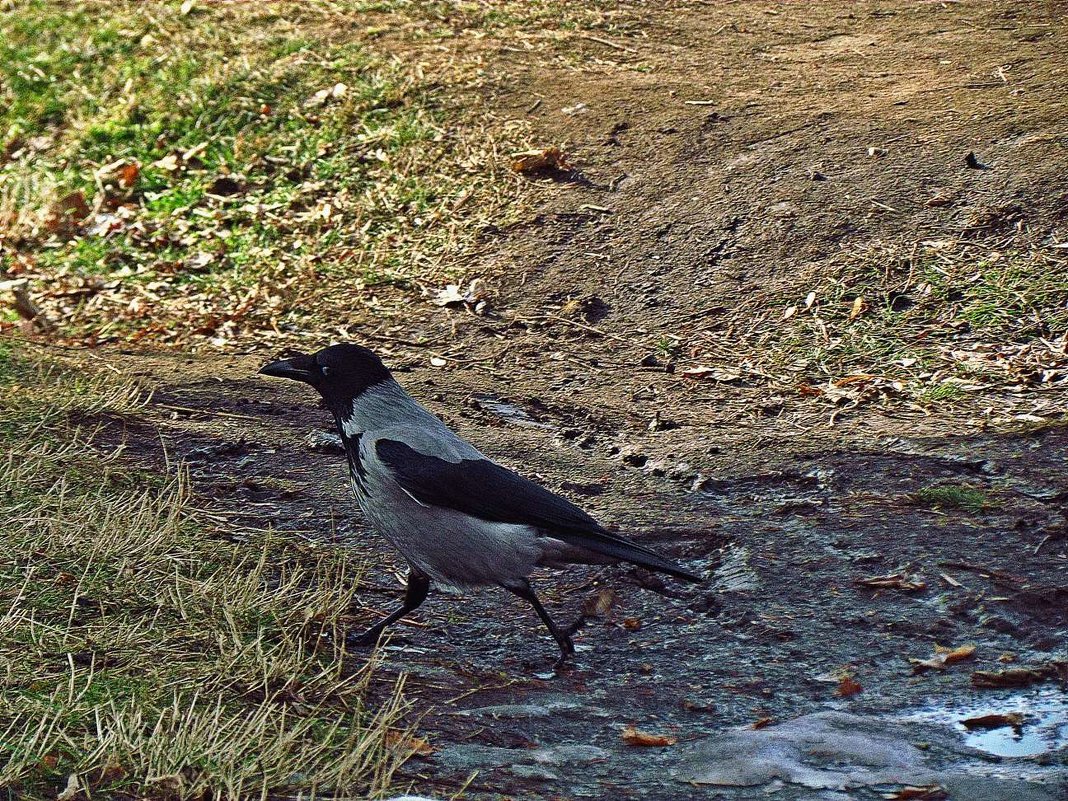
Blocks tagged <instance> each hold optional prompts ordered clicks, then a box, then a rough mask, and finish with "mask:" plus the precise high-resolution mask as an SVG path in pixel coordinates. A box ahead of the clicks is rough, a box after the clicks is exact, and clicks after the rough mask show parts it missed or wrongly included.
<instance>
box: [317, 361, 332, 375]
mask: <svg viewBox="0 0 1068 801" xmlns="http://www.w3.org/2000/svg"><path fill="white" fill-rule="evenodd" d="M319 372H320V373H322V374H323V378H326V377H327V376H329V375H330V373H331V372H332V371H331V369H330V368H329V367H327V366H326V365H325V364H324V365H321V366H320V367H319Z"/></svg>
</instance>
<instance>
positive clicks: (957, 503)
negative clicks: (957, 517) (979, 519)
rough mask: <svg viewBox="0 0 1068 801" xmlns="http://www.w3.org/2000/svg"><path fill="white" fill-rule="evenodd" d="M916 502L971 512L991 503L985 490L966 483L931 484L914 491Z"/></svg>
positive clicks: (983, 508) (939, 507) (986, 507)
mask: <svg viewBox="0 0 1068 801" xmlns="http://www.w3.org/2000/svg"><path fill="white" fill-rule="evenodd" d="M916 502H917V503H918V504H920V505H922V506H929V507H933V508H937V509H960V510H962V511H965V512H972V513H976V512H982V511H984V510H985V509H989V508H990V507H991V506H992V505H993V503H992V501H991V499H990V497H989V496H988V495H987V494H986V493H985V492H983V491H982V490H981V489H979V488H977V487H972V486H969V485H967V484H932V485H931V486H929V487H924V488H923V489H921V490H920V491H919V492H917V493H916Z"/></svg>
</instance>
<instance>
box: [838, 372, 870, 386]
mask: <svg viewBox="0 0 1068 801" xmlns="http://www.w3.org/2000/svg"><path fill="white" fill-rule="evenodd" d="M876 378H878V376H875V375H869V374H868V373H857V374H856V375H847V376H846V377H845V378H839V379H838V380H837V381H835V382H834V385H835V386H836V387H847V386H849V385H850V384H865V383H867V382H868V381H874V380H875V379H876Z"/></svg>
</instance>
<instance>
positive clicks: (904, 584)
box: [853, 573, 927, 592]
mask: <svg viewBox="0 0 1068 801" xmlns="http://www.w3.org/2000/svg"><path fill="white" fill-rule="evenodd" d="M853 583H854V584H856V585H857V586H858V587H868V588H870V589H875V590H904V591H905V592H917V591H919V590H925V589H927V582H926V581H924V580H923V579H922V578H920V577H919V576H910V575H907V574H905V573H890V574H888V575H885V576H870V577H868V578H863V579H854V580H853Z"/></svg>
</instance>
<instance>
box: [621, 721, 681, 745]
mask: <svg viewBox="0 0 1068 801" xmlns="http://www.w3.org/2000/svg"><path fill="white" fill-rule="evenodd" d="M622 736H623V742H624V743H626V744H627V745H636V746H641V747H644V748H650V747H652V748H656V747H662V746H665V745H674V744H675V743H677V742H678V741H679V738H678V737H672V736H671V735H668V734H651V733H649V732H645V731H640V730H638V729H637V728H635V726H634V725H633V724H627V725H626V726H624V727H623V735H622Z"/></svg>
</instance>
